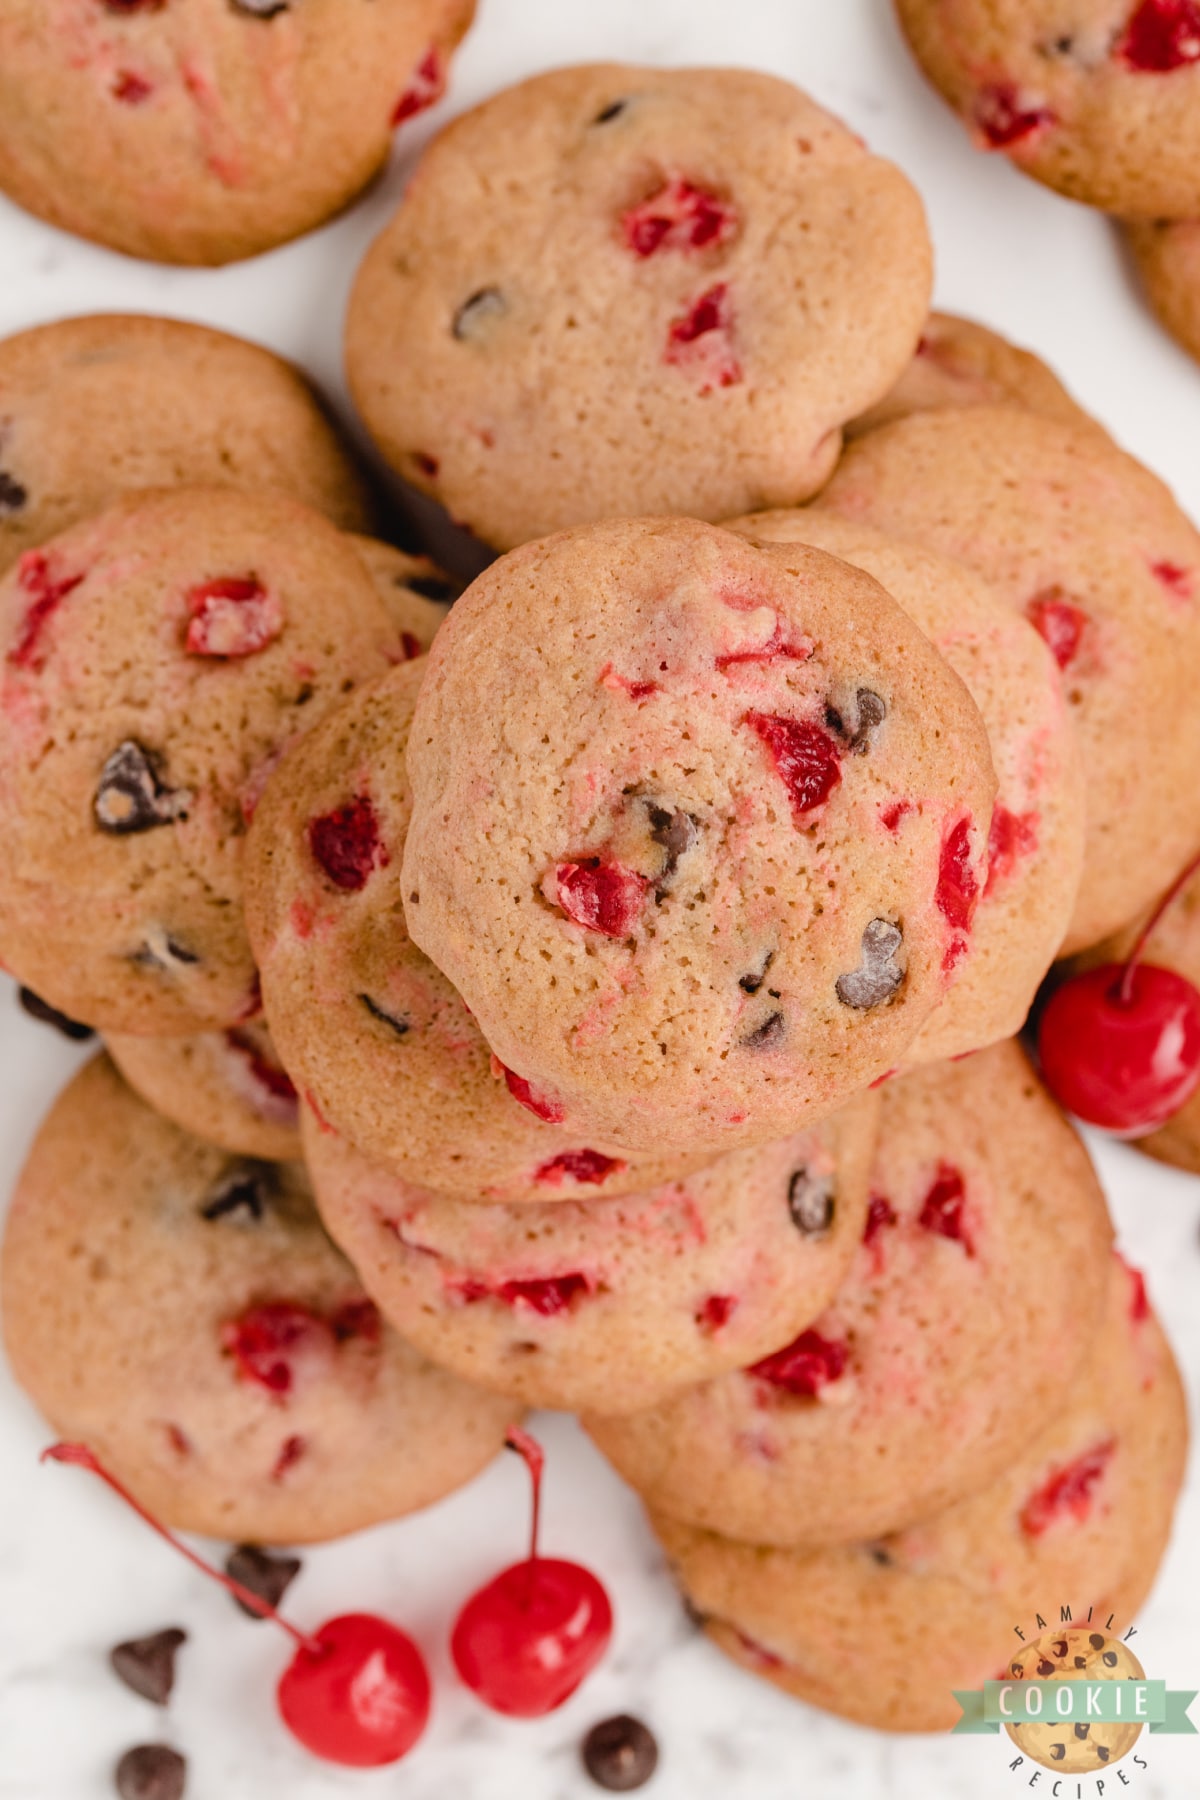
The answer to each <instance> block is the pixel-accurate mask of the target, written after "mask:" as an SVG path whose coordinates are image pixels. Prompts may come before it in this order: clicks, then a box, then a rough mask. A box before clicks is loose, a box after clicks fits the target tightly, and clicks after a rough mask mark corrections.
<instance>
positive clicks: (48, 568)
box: [8, 550, 83, 674]
mask: <svg viewBox="0 0 1200 1800" xmlns="http://www.w3.org/2000/svg"><path fill="white" fill-rule="evenodd" d="M82 580H83V576H82V575H64V574H62V573H61V572H60V571H58V570H56V569H55V568H54V566H53V563H52V561H51V558H50V557H49V556H47V555H46V553H45V552H44V551H42V550H27V551H26V552H25V554H24V556H22V558H21V560H20V562H18V564H17V586H18V587H20V588H22V589H23V590H24V592H25V593H27V594H30V595H31V596H32V600H33V603H32V605H31V606H30V607H28V609H27V610H26V613H25V616H24V618H23V619H22V621H21V628H20V630H19V632H18V633H17V641H16V643H15V644H13V646H12V648H11V649H10V650H9V652H8V661H9V662H10V663H11V664H12V666H13V668H14V669H32V670H33V671H34V673H35V674H36V673H37V671H38V670H40V669H41V668H42V667H43V665H44V663H45V661H46V655H45V651H44V650H43V649H42V648H41V641H42V635H43V633H44V631H45V628H46V624H47V621H48V620H49V619H50V617H51V615H52V614H54V613H55V612H57V611H58V608H59V607H60V606H61V605H62V603H63V601H64V600H65V599H66V597H67V595H68V594H70V593H72V592H73V591H74V589H75V588H77V587H78V586H79V584H80V582H81V581H82Z"/></svg>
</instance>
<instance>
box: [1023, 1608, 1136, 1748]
mask: <svg viewBox="0 0 1200 1800" xmlns="http://www.w3.org/2000/svg"><path fill="white" fill-rule="evenodd" d="M1008 1672H1009V1674H1010V1675H1011V1676H1012V1678H1013V1680H1014V1681H1038V1682H1066V1681H1072V1682H1076V1681H1078V1682H1089V1683H1090V1682H1102V1681H1121V1682H1132V1681H1144V1680H1145V1676H1146V1672H1145V1670H1144V1669H1143V1668H1142V1665H1141V1663H1140V1662H1139V1661H1138V1659H1137V1657H1136V1656H1135V1655H1134V1654H1133V1652H1132V1650H1130V1649H1129V1647H1128V1645H1127V1644H1122V1643H1121V1642H1120V1641H1119V1640H1118V1639H1117V1638H1113V1637H1109V1636H1108V1635H1107V1634H1106V1633H1105V1632H1103V1631H1097V1630H1094V1629H1092V1628H1091V1627H1090V1626H1082V1627H1080V1626H1074V1627H1072V1626H1067V1627H1066V1628H1065V1629H1064V1630H1061V1631H1051V1632H1047V1633H1045V1635H1044V1636H1042V1637H1040V1638H1039V1639H1038V1640H1037V1642H1036V1643H1033V1644H1030V1645H1028V1646H1027V1647H1025V1648H1023V1649H1022V1651H1021V1653H1020V1655H1019V1656H1015V1657H1014V1658H1013V1660H1012V1662H1011V1663H1010V1664H1009V1671H1008ZM1104 1710H1105V1711H1106V1712H1107V1711H1108V1710H1110V1709H1109V1708H1108V1707H1105V1709H1104ZM1133 1710H1134V1709H1133V1706H1132V1704H1131V1705H1130V1708H1129V1712H1130V1717H1129V1718H1128V1719H1121V1718H1119V1717H1118V1718H1116V1719H1100V1718H1097V1719H1064V1718H1063V1717H1062V1716H1061V1713H1060V1710H1059V1708H1058V1707H1056V1706H1055V1704H1054V1695H1053V1693H1052V1692H1051V1693H1050V1694H1048V1695H1047V1697H1046V1703H1045V1717H1044V1718H1040V1719H1027V1720H1024V1721H1021V1722H1019V1723H1017V1722H1014V1723H1013V1724H1006V1725H1005V1727H1004V1729H1005V1730H1006V1731H1007V1733H1008V1735H1009V1737H1010V1738H1011V1739H1012V1741H1013V1743H1014V1744H1016V1745H1017V1747H1018V1748H1019V1749H1020V1750H1021V1751H1022V1753H1023V1754H1024V1755H1025V1756H1027V1757H1028V1758H1029V1760H1030V1761H1031V1762H1036V1763H1040V1764H1041V1765H1042V1767H1043V1768H1044V1769H1055V1770H1057V1771H1058V1772H1059V1773H1060V1774H1067V1775H1096V1774H1099V1773H1101V1772H1102V1771H1103V1770H1104V1769H1106V1768H1112V1767H1113V1765H1114V1764H1115V1763H1119V1762H1120V1761H1121V1758H1122V1757H1124V1756H1128V1755H1129V1752H1130V1751H1131V1750H1132V1749H1133V1747H1134V1745H1135V1744H1136V1743H1137V1741H1138V1739H1139V1737H1140V1736H1141V1735H1142V1732H1143V1730H1144V1729H1145V1725H1146V1720H1145V1718H1144V1716H1143V1717H1142V1718H1134V1717H1133V1716H1132V1715H1133Z"/></svg>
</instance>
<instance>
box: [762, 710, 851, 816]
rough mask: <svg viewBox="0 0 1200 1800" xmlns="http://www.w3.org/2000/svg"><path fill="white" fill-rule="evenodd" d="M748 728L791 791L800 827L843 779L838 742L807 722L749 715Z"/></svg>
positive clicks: (818, 727)
mask: <svg viewBox="0 0 1200 1800" xmlns="http://www.w3.org/2000/svg"><path fill="white" fill-rule="evenodd" d="M746 724H747V725H748V726H749V727H750V729H751V731H752V732H753V733H754V734H755V736H756V737H758V738H760V739H761V740H762V742H763V743H764V744H765V745H766V748H767V751H768V753H769V755H770V757H771V761H772V762H773V763H774V765H775V771H776V773H777V774H778V776H779V779H780V780H781V781H782V783H783V785H784V787H785V788H786V789H787V793H788V799H789V800H790V801H791V804H792V816H793V818H794V819H795V821H796V824H797V825H798V826H800V825H803V824H804V823H806V822H807V819H808V814H809V813H811V812H815V811H816V809H817V808H818V807H819V806H821V805H823V804H824V802H825V801H826V800H828V798H829V796H830V794H832V792H833V790H834V788H835V787H837V785H838V783H839V782H840V781H841V779H842V772H841V766H840V765H841V752H840V750H839V748H838V745H837V742H836V740H835V739H834V738H832V737H830V735H829V733H828V732H827V731H822V729H821V727H820V726H819V725H812V724H810V723H809V722H808V721H807V720H806V719H788V718H775V717H772V716H771V715H769V714H767V713H747V714H746Z"/></svg>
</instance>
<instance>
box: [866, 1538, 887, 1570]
mask: <svg viewBox="0 0 1200 1800" xmlns="http://www.w3.org/2000/svg"><path fill="white" fill-rule="evenodd" d="M868 1548H869V1550H870V1554H871V1561H872V1562H873V1563H878V1565H879V1567H880V1568H881V1569H890V1568H891V1567H892V1553H891V1551H890V1550H888V1549H886V1548H885V1546H884V1545H883V1544H871V1545H869V1546H868Z"/></svg>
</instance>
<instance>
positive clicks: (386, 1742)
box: [276, 1613, 431, 1769]
mask: <svg viewBox="0 0 1200 1800" xmlns="http://www.w3.org/2000/svg"><path fill="white" fill-rule="evenodd" d="M276 1693H277V1698H278V1702H279V1711H280V1714H281V1715H282V1718H283V1722H284V1724H285V1725H286V1726H287V1727H288V1730H289V1731H290V1732H291V1733H292V1735H293V1736H294V1737H296V1738H298V1739H299V1740H300V1742H301V1743H302V1744H303V1745H304V1747H305V1749H307V1750H311V1751H312V1753H313V1755H314V1756H321V1757H324V1758H325V1759H326V1761H327V1762H335V1763H342V1764H344V1765H346V1766H347V1767H348V1768H353V1769H372V1768H378V1767H380V1766H381V1765H382V1764H384V1763H393V1762H398V1761H399V1759H400V1758H401V1757H402V1756H406V1755H407V1754H408V1752H409V1751H410V1750H411V1749H412V1747H413V1745H414V1744H415V1743H416V1741H417V1739H418V1738H419V1737H420V1736H421V1733H422V1732H423V1731H424V1729H425V1726H426V1724H427V1722H428V1719H429V1708H430V1699H431V1694H430V1685H429V1673H428V1671H427V1669H426V1667H425V1663H424V1661H423V1659H422V1656H421V1652H420V1651H419V1650H418V1649H417V1646H416V1645H415V1644H414V1643H413V1641H412V1639H411V1638H410V1637H408V1636H407V1635H406V1634H405V1633H404V1632H403V1631H399V1630H397V1628H396V1627H395V1626H394V1625H389V1624H388V1622H387V1620H386V1619H376V1618H373V1617H372V1616H371V1614H369V1613H344V1614H343V1615H342V1616H341V1617H340V1618H336V1619H330V1620H329V1622H328V1624H326V1625H322V1627H321V1629H320V1630H319V1631H317V1632H314V1633H313V1640H312V1644H311V1648H310V1647H308V1646H302V1647H301V1649H299V1650H298V1651H297V1652H296V1655H295V1657H294V1659H293V1660H292V1662H291V1663H290V1664H289V1665H288V1667H287V1668H286V1669H285V1670H284V1672H283V1674H282V1675H281V1676H280V1679H279V1686H278V1688H277V1690H276Z"/></svg>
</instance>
